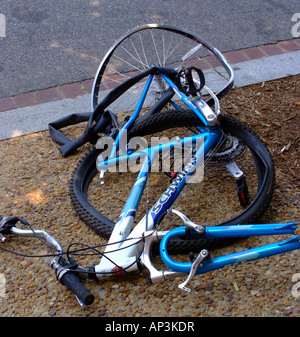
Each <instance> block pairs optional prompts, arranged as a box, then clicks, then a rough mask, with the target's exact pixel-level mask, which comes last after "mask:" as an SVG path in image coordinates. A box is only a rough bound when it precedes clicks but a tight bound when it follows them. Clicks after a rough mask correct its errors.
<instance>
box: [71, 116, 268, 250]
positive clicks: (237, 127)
mask: <svg viewBox="0 0 300 337" xmlns="http://www.w3.org/2000/svg"><path fill="white" fill-rule="evenodd" d="M220 123H221V127H222V129H223V131H224V133H225V134H230V135H231V136H233V137H236V138H238V139H239V140H241V141H242V142H243V143H244V144H246V145H247V147H248V149H249V150H250V151H248V152H250V155H251V156H252V158H253V162H254V164H255V165H254V166H255V172H256V174H257V183H256V185H257V187H255V189H256V192H255V196H254V197H253V198H252V200H251V203H250V205H248V206H247V207H246V208H245V209H244V210H242V211H241V212H240V213H239V214H237V215H235V216H234V217H232V218H229V219H226V220H225V221H220V222H218V223H213V224H211V225H236V224H255V223H257V222H258V220H259V219H260V218H261V217H262V215H263V214H264V213H265V211H266V209H267V208H268V206H269V204H270V201H271V199H272V195H273V190H274V185H275V170H274V166H273V161H272V158H271V155H270V153H269V151H268V149H267V148H266V146H265V145H264V143H263V141H262V140H261V139H260V138H259V137H258V135H257V134H256V133H254V132H253V131H252V130H251V129H250V128H249V127H248V126H246V125H245V124H244V123H242V122H240V121H238V120H237V119H235V118H234V117H231V116H224V117H223V119H222V120H221V122H220ZM198 124H199V119H198V117H197V116H195V115H194V113H193V112H191V111H189V110H178V111H175V110H170V111H163V112H160V113H157V114H156V115H154V116H151V117H150V118H148V119H142V120H141V122H139V121H137V122H136V123H135V124H134V125H133V127H132V128H131V130H130V131H129V132H128V138H129V139H130V138H131V137H134V136H144V135H149V134H154V133H156V132H159V131H163V130H165V129H169V128H171V127H177V128H178V127H192V126H197V125H198ZM99 154H100V150H97V149H96V148H92V149H91V150H90V151H88V152H87V153H86V154H85V155H84V157H83V158H82V159H81V160H80V162H79V163H78V165H77V167H76V168H75V170H74V171H73V174H72V178H71V181H70V196H71V201H72V204H73V206H74V208H75V210H76V212H77V213H78V215H79V217H80V218H81V219H82V220H83V221H84V222H85V223H86V224H87V225H88V226H89V227H90V228H92V229H93V230H94V231H95V232H96V233H97V234H99V235H101V236H104V237H107V238H108V237H109V236H110V234H111V232H112V230H113V227H114V225H115V222H114V221H112V220H110V219H109V218H108V217H107V216H104V215H103V214H101V213H100V212H99V211H98V210H97V209H96V207H95V206H94V205H92V204H91V203H90V201H89V200H88V197H87V191H88V187H89V184H90V182H91V180H92V178H93V176H94V175H95V174H96V173H97V169H96V165H95V163H96V159H97V157H98V155H99ZM216 161H217V163H216V165H218V161H219V163H220V162H221V163H223V162H224V161H226V158H225V157H224V158H222V157H221V158H218V159H217V160H216ZM216 198H218V196H215V195H213V199H212V200H211V202H212V203H213V204H214V203H215V201H216ZM107 207H108V208H109V205H107ZM193 207H194V206H193ZM194 221H195V222H197V221H196V220H194ZM197 223H198V224H201V223H199V219H198V222H197ZM212 242H215V241H209V242H208V240H201V239H199V240H187V239H185V238H178V239H174V240H172V242H170V247H169V250H170V252H173V253H181V252H186V251H197V250H199V249H200V248H201V247H203V245H206V246H207V245H209V244H211V243H212Z"/></svg>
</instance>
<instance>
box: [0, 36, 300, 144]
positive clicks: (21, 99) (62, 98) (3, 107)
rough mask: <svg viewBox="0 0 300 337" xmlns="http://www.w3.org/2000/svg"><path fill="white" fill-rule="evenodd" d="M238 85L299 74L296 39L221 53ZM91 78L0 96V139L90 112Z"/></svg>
mask: <svg viewBox="0 0 300 337" xmlns="http://www.w3.org/2000/svg"><path fill="white" fill-rule="evenodd" d="M224 55H225V57H226V58H227V60H228V61H229V63H230V64H231V65H232V67H233V70H234V73H235V86H237V87H242V86H247V85H252V84H256V83H261V82H264V81H270V80H274V79H278V78H283V77H287V76H291V75H296V74H299V73H300V61H299V60H300V39H294V40H288V41H282V42H279V43H277V44H270V45H263V46H259V47H252V48H247V49H243V50H239V51H233V52H228V53H224ZM92 83H93V80H86V81H83V82H79V83H72V84H66V85H63V86H59V87H55V88H49V89H45V90H41V91H34V92H30V93H26V94H23V95H19V96H14V97H7V98H2V99H0V120H1V124H0V140H3V139H8V138H12V137H18V136H21V135H24V134H30V133H34V132H39V131H44V130H47V129H48V123H50V122H53V121H54V120H56V119H59V118H61V117H63V116H66V115H68V114H70V113H74V112H76V113H77V112H89V111H91V104H90V100H91V95H90V92H91V88H92Z"/></svg>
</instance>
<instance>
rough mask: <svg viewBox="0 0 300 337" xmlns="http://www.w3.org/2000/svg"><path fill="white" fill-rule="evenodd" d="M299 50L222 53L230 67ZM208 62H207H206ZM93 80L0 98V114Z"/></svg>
mask: <svg viewBox="0 0 300 337" xmlns="http://www.w3.org/2000/svg"><path fill="white" fill-rule="evenodd" d="M299 50H300V38H298V39H293V40H287V41H280V42H278V43H275V44H267V45H262V46H258V47H250V48H246V49H242V50H237V51H230V52H225V53H223V54H224V56H225V57H226V59H227V60H228V62H229V63H230V64H231V65H234V64H237V63H242V62H247V61H253V60H258V59H262V58H265V57H268V56H275V55H281V54H286V53H289V52H294V51H299ZM208 62H209V61H208ZM92 85H93V79H88V80H84V81H81V82H76V83H70V84H65V85H61V86H57V87H53V88H48V89H43V90H36V91H33V92H28V93H24V94H21V95H17V96H13V97H5V98H0V112H4V111H7V110H13V109H19V108H25V107H29V106H35V105H38V104H43V103H48V102H53V101H57V100H63V99H68V98H70V99H72V98H76V97H78V96H83V95H86V94H89V93H90V92H91V89H92Z"/></svg>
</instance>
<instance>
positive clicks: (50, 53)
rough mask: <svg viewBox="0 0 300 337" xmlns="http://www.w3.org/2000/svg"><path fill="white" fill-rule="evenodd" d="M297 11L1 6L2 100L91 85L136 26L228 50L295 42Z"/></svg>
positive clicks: (160, 4) (231, 4) (173, 5)
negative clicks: (181, 32) (176, 31)
mask: <svg viewBox="0 0 300 337" xmlns="http://www.w3.org/2000/svg"><path fill="white" fill-rule="evenodd" d="M297 12H300V8H299V1H298V0H285V1H283V0H264V1H262V0H251V1H241V0H239V1H238V0H227V1H225V0H206V1H201V0H185V1H183V0H173V1H171V0H168V1H163V0H151V1H148V0H147V1H146V0H143V1H142V0H69V1H67V0H49V1H45V0H30V1H28V0H1V2H0V13H2V14H4V16H5V19H6V25H5V28H6V30H5V37H0V98H2V97H8V96H13V95H17V94H20V93H25V92H29V91H32V90H38V89H43V88H49V87H53V86H56V85H62V84H66V83H72V82H77V81H81V80H85V79H89V78H93V77H94V75H95V73H96V71H97V68H98V65H99V63H100V61H101V59H102V57H103V56H104V54H105V52H106V51H107V50H108V48H109V47H110V45H111V44H112V43H113V42H114V40H115V39H117V38H118V37H119V36H121V35H122V34H123V33H125V32H126V31H128V30H130V29H132V28H134V27H135V26H138V25H141V24H145V23H153V22H156V23H164V24H169V25H174V26H178V27H182V28H185V29H188V30H190V31H192V32H195V33H197V34H198V35H200V36H202V37H203V38H204V39H206V40H207V41H209V42H210V43H212V44H213V45H215V46H216V47H217V48H218V49H219V50H221V51H230V50H238V49H241V48H246V47H250V46H257V45H261V44H267V43H274V42H277V41H280V40H289V39H292V38H293V36H292V33H291V30H292V27H293V25H294V23H293V22H292V21H291V18H292V16H293V14H294V13H297ZM0 24H1V22H0ZM2 25H3V22H2ZM0 29H1V27H0ZM2 31H3V30H2Z"/></svg>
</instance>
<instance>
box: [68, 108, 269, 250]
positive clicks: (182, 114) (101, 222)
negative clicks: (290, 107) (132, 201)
mask: <svg viewBox="0 0 300 337" xmlns="http://www.w3.org/2000/svg"><path fill="white" fill-rule="evenodd" d="M198 125H199V119H198V117H197V116H195V114H194V113H193V112H191V111H189V110H178V111H176V110H170V111H164V112H159V113H157V114H155V115H154V116H151V117H149V118H146V119H143V120H138V121H137V122H136V123H135V124H134V125H133V127H132V128H131V129H130V130H129V132H128V139H130V138H132V137H134V136H145V135H159V136H167V137H168V138H169V139H170V138H172V136H174V135H180V133H179V131H180V132H182V134H183V135H184V136H187V132H193V127H195V126H198ZM221 127H222V129H223V131H224V137H223V141H222V144H219V146H218V147H217V148H215V149H213V151H212V152H211V153H209V154H208V155H207V158H205V162H206V166H205V174H204V180H203V181H202V182H201V183H199V184H188V186H187V188H186V189H185V190H184V191H183V192H182V193H181V196H180V198H179V200H178V201H177V203H176V206H175V207H174V208H176V209H178V210H180V211H182V212H183V213H184V214H185V215H186V216H188V217H189V218H190V219H191V220H192V221H194V222H195V223H197V224H201V225H205V226H209V225H216V224H218V225H234V224H254V223H256V222H257V221H258V220H259V219H260V218H261V216H262V215H263V214H264V212H265V211H266V209H267V207H268V205H269V203H270V201H271V198H272V194H273V190H274V181H275V172H274V166H273V161H272V158H271V156H270V153H269V151H268V150H267V148H266V147H265V145H264V143H263V142H262V140H261V139H260V138H259V137H258V136H257V135H256V134H255V133H254V132H253V131H252V130H251V129H250V128H249V127H248V126H246V125H245V124H244V123H242V122H240V121H238V120H237V119H235V118H233V117H231V116H224V118H223V119H222V121H221ZM100 153H101V151H100V150H97V149H96V148H92V149H91V150H90V151H89V152H87V153H86V155H85V156H84V157H83V158H82V159H81V160H80V162H79V163H78V165H77V167H76V168H75V170H74V172H73V175H72V179H71V182H70V195H71V200H72V203H73V206H74V208H75V210H76V211H77V213H78V215H79V216H80V218H81V219H82V220H83V221H84V222H85V223H86V224H87V225H88V226H90V227H91V228H92V229H93V230H94V231H96V232H97V233H98V234H99V235H101V236H104V237H109V236H110V234H111V232H112V230H113V227H114V224H115V222H116V221H117V219H118V217H119V215H120V213H121V210H122V207H123V205H124V204H125V202H126V200H127V196H128V193H129V191H130V189H131V187H132V186H133V184H134V182H135V177H136V175H135V173H134V172H127V173H118V172H116V173H113V172H110V173H108V174H107V175H106V176H105V180H104V184H100V182H99V175H98V174H97V170H96V165H95V163H96V159H97V157H98V156H99V154H100ZM232 162H234V163H236V165H238V167H239V169H240V170H242V171H243V172H244V176H245V179H246V183H247V192H248V196H249V201H248V203H247V204H246V205H241V203H240V201H239V198H238V196H237V189H236V183H235V179H234V178H233V177H232V175H231V174H230V173H229V171H228V170H227V169H226V165H228V164H229V163H232ZM169 184H170V177H169V176H168V175H166V174H165V172H154V173H152V172H151V173H150V177H149V185H148V189H147V193H145V196H144V197H143V198H142V200H141V206H140V208H139V210H138V211H139V212H138V214H137V219H136V221H138V220H139V219H140V218H141V217H142V216H143V215H144V214H145V212H146V209H147V208H146V205H148V204H149V205H150V206H151V204H153V203H154V202H155V201H156V200H158V198H159V196H160V195H161V194H162V192H163V191H164V188H165V187H167V186H168V185H169ZM174 223H175V224H176V226H180V225H182V223H181V222H180V221H179V219H178V218H174V216H172V215H166V216H165V217H164V219H162V221H161V223H160V225H159V227H158V229H159V230H168V229H171V228H173V226H174ZM214 242H215V241H214ZM211 243H212V241H210V242H208V241H207V240H201V239H199V240H198V239H197V240H189V239H186V238H178V239H174V240H173V241H172V242H171V243H170V248H169V250H170V252H174V253H176V252H183V251H192V250H194V251H197V250H199V249H200V248H201V247H202V246H203V245H205V246H207V245H208V244H211Z"/></svg>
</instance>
